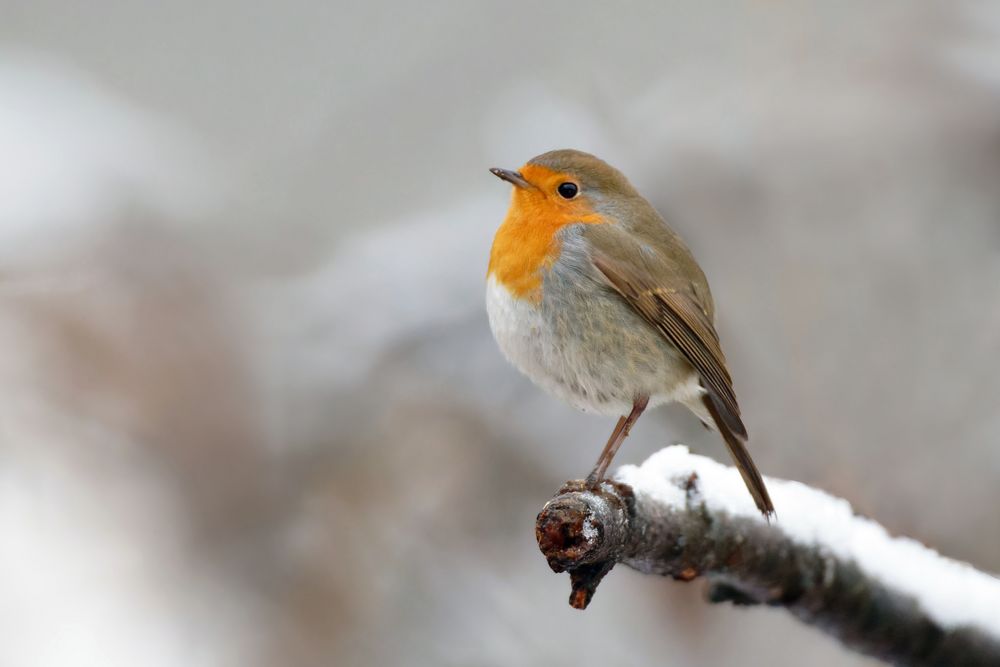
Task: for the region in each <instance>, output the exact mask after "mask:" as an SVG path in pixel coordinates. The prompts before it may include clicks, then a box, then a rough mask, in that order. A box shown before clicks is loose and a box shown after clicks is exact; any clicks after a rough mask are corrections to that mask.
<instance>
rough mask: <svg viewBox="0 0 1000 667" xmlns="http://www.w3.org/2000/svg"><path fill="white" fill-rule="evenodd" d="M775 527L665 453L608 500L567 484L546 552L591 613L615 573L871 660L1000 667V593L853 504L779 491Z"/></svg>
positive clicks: (738, 493)
mask: <svg viewBox="0 0 1000 667" xmlns="http://www.w3.org/2000/svg"><path fill="white" fill-rule="evenodd" d="M768 488H769V489H770V490H771V495H772V497H773V499H774V504H775V506H776V507H777V510H778V519H777V521H776V522H774V523H772V524H771V525H768V524H766V523H765V522H764V520H763V518H762V517H761V515H760V514H759V513H758V512H757V510H756V508H755V507H754V506H753V503H752V501H751V500H750V496H749V495H748V494H747V493H746V490H745V488H744V486H743V481H742V480H741V479H740V477H739V474H738V473H737V471H736V470H735V469H733V468H729V467H727V466H724V465H721V464H719V463H717V462H715V461H713V460H711V459H708V458H705V457H702V456H696V455H693V454H691V453H689V452H688V450H687V448H686V447H683V446H675V447H668V448H666V449H664V450H662V451H660V452H658V453H657V454H654V455H653V456H652V457H650V458H649V459H648V460H647V461H646V462H645V463H643V464H642V465H641V466H625V467H623V468H621V469H620V470H619V471H618V473H617V475H616V477H615V480H614V481H613V482H605V483H604V484H603V485H602V488H601V489H600V490H599V491H596V492H594V491H589V490H587V489H586V488H585V487H584V486H583V483H582V482H570V483H568V484H567V485H566V486H564V487H563V489H562V490H560V492H559V494H558V495H557V496H556V497H555V498H553V499H552V500H550V501H549V502H548V503H547V504H546V505H545V507H544V508H543V509H542V511H541V513H539V515H538V520H537V524H536V528H535V530H536V536H537V538H538V544H539V548H540V549H541V550H542V553H543V554H544V555H545V557H546V558H547V559H548V561H549V565H550V566H551V567H552V569H553V570H555V571H556V572H563V571H568V572H569V574H570V578H571V583H572V587H573V592H572V594H571V596H570V604H571V605H573V606H574V607H577V608H580V609H582V608H584V607H586V606H587V604H588V603H589V602H590V599H591V597H592V596H593V594H594V591H595V590H596V588H597V585H598V583H599V582H600V580H601V578H603V577H604V575H605V574H607V573H608V572H609V571H610V570H611V568H612V567H613V566H614V565H615V564H616V563H624V564H626V565H628V566H629V567H632V568H634V569H636V570H639V571H640V572H645V573H651V574H659V575H664V576H670V577H673V578H675V579H679V580H683V581H689V580H692V579H695V578H697V577H705V578H706V579H707V580H708V581H709V583H710V588H709V600H710V601H711V602H722V601H730V602H733V603H735V604H768V605H773V606H783V607H785V608H786V609H788V611H790V612H791V613H793V614H794V615H795V616H796V617H797V618H799V620H801V621H803V622H805V623H809V624H811V625H815V626H817V627H819V628H820V629H822V630H824V631H826V632H828V633H830V634H831V635H833V636H835V637H837V638H839V639H840V640H841V641H842V642H844V643H845V644H846V645H848V646H850V647H851V648H853V649H855V650H858V651H860V652H863V653H867V654H869V655H872V656H876V657H879V658H883V659H886V660H890V661H892V662H894V663H898V664H909V665H931V664H934V665H942V664H947V665H958V664H961V665H980V664H982V665H986V664H990V665H996V664H1000V579H997V578H996V577H993V576H991V575H989V574H985V573H983V572H979V571H977V570H976V569H974V568H973V567H972V566H970V565H968V564H965V563H960V562H957V561H954V560H950V559H948V558H945V557H943V556H941V555H939V554H938V553H936V552H934V551H932V550H931V549H928V548H927V547H924V546H923V545H921V544H919V543H917V542H915V541H914V540H911V539H908V538H900V537H895V538H894V537H891V536H890V535H889V534H888V533H887V532H886V531H885V529H884V528H882V527H881V526H880V525H878V524H877V523H875V522H874V521H871V520H869V519H866V518H863V517H859V516H856V515H855V514H854V513H853V512H852V510H851V506H850V505H849V504H848V503H847V501H845V500H842V499H839V498H835V497H833V496H830V495H828V494H826V493H824V492H822V491H818V490H816V489H813V488H810V487H808V486H805V485H804V484H800V483H798V482H791V481H782V480H776V479H769V480H768Z"/></svg>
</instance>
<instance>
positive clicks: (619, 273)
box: [592, 251, 747, 438]
mask: <svg viewBox="0 0 1000 667" xmlns="http://www.w3.org/2000/svg"><path fill="white" fill-rule="evenodd" d="M592 259H593V262H594V266H595V267H597V269H598V271H600V272H601V273H602V274H603V275H604V277H605V278H607V280H608V282H609V283H610V285H611V286H612V287H613V288H614V289H615V291H617V292H618V293H619V294H620V295H621V296H622V298H623V299H624V300H625V301H626V302H627V303H628V304H629V305H630V306H632V308H634V309H635V311H636V312H637V313H639V314H640V315H641V316H642V317H643V319H645V320H646V321H647V322H648V323H649V324H650V325H652V326H653V327H655V328H656V329H657V330H658V331H659V332H660V333H661V334H662V335H663V336H664V337H666V339H667V340H669V341H670V342H671V343H673V344H674V346H675V347H677V349H678V350H680V351H681V353H682V354H683V355H684V357H685V358H686V359H687V360H688V362H689V363H690V364H691V365H692V366H693V367H694V369H695V370H696V371H698V374H699V375H700V376H701V380H702V385H703V386H704V387H705V390H706V391H707V392H708V395H709V397H710V398H711V400H712V401H713V403H715V405H716V407H717V408H718V413H719V416H720V417H721V418H722V419H723V420H724V421H725V425H726V426H728V427H729V429H730V430H732V431H733V432H734V433H736V434H737V435H739V436H740V437H742V438H746V437H747V430H746V427H745V426H744V425H743V420H742V419H741V417H740V408H739V405H738V404H737V402H736V394H735V392H734V391H733V380H732V378H731V377H730V375H729V371H728V370H727V369H726V358H725V356H724V355H723V354H722V347H721V346H720V345H719V336H718V334H716V332H715V327H714V326H713V325H712V322H711V320H710V319H709V317H708V313H706V312H705V310H703V309H702V308H701V307H700V306H699V305H698V303H697V302H696V301H695V300H694V298H693V297H692V295H691V294H689V293H687V292H685V291H681V290H678V289H674V288H671V287H668V286H665V285H659V284H656V281H655V280H653V279H652V278H651V277H650V275H649V273H648V272H647V271H645V270H644V269H638V270H637V269H636V268H635V267H633V266H631V265H629V264H627V263H624V262H621V261H616V260H615V259H612V258H611V257H610V255H607V254H604V253H601V252H600V251H595V253H594V256H593V258H592Z"/></svg>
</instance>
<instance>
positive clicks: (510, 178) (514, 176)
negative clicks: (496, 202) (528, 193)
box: [490, 167, 532, 190]
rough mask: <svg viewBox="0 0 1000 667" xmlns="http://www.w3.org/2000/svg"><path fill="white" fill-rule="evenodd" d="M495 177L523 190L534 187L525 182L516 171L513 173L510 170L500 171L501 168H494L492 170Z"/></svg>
mask: <svg viewBox="0 0 1000 667" xmlns="http://www.w3.org/2000/svg"><path fill="white" fill-rule="evenodd" d="M490 171H491V172H492V173H493V175H494V176H496V177H497V178H499V179H502V180H504V181H507V182H508V183H510V184H512V185H515V186H517V187H519V188H521V189H525V190H526V189H528V188H530V187H532V185H531V183H529V182H528V181H526V180H524V176H521V174H519V173H517V172H516V171H511V170H510V169H500V168H499V167H493V168H492V169H490Z"/></svg>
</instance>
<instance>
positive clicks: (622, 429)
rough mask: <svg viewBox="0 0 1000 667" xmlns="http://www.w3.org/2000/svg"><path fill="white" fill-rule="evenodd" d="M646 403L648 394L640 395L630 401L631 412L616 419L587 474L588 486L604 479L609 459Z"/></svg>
mask: <svg viewBox="0 0 1000 667" xmlns="http://www.w3.org/2000/svg"><path fill="white" fill-rule="evenodd" d="M648 404H649V396H640V397H639V398H637V399H635V402H634V403H632V412H630V413H629V414H628V417H622V418H620V419H619V420H618V424H617V425H616V426H615V430H614V431H612V432H611V437H610V438H608V444H606V445H604V451H602V452H601V456H600V457H599V458H598V459H597V465H595V466H594V469H593V470H591V471H590V474H589V475H587V482H586V484H587V486H588V487H590V488H593V487H595V486H597V485H598V484H600V483H601V481H602V480H603V479H604V474H605V473H606V472H607V471H608V467H609V466H610V465H611V460H612V459H614V458H615V454H617V453H618V448H619V447H621V446H622V443H623V442H625V438H627V437H628V432H629V431H630V430H632V425H633V424H635V422H636V420H638V419H639V415H641V414H642V411H643V410H645V409H646V406H647V405H648Z"/></svg>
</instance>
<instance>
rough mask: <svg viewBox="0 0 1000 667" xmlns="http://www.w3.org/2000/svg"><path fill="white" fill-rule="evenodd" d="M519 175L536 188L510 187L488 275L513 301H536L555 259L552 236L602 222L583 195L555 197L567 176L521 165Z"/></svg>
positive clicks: (539, 298)
mask: <svg viewBox="0 0 1000 667" xmlns="http://www.w3.org/2000/svg"><path fill="white" fill-rule="evenodd" d="M521 174H522V175H523V176H524V177H525V179H526V180H528V181H529V182H530V183H532V184H533V185H536V189H530V190H525V189H519V188H516V187H515V188H514V193H513V195H512V196H511V202H510V209H509V210H508V211H507V217H506V219H504V221H503V224H502V225H500V229H498V230H497V234H496V236H495V237H494V239H493V248H492V250H491V251H490V264H489V269H488V270H487V275H488V276H492V277H494V278H495V279H496V280H497V281H498V282H499V283H500V284H501V285H503V286H504V287H506V288H507V290H508V291H509V292H510V293H511V294H513V295H514V296H515V297H517V298H519V299H528V300H530V301H534V302H536V303H537V302H539V301H541V298H542V281H543V279H544V273H545V270H546V269H547V268H549V267H550V266H552V263H553V262H554V261H555V260H556V259H558V257H559V250H560V249H559V241H558V239H557V238H556V233H557V232H558V231H559V230H560V229H562V228H563V227H565V226H566V225H571V224H574V223H585V224H597V223H602V222H606V220H605V219H604V218H603V217H602V216H600V215H599V214H597V213H595V212H594V211H593V209H592V208H590V205H589V204H588V202H586V200H585V199H583V198H582V196H581V198H578V199H575V200H570V201H567V200H561V199H559V195H558V194H556V193H555V188H556V187H557V186H558V184H559V183H560V182H562V181H563V180H565V179H567V178H568V177H566V176H565V175H563V174H558V173H556V172H553V171H552V170H550V169H546V168H545V167H540V166H537V165H526V166H524V167H523V168H522V169H521Z"/></svg>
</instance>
